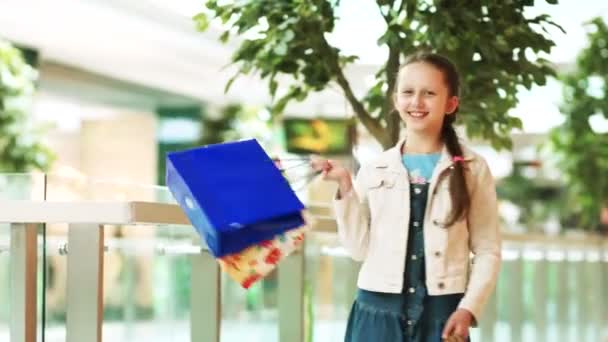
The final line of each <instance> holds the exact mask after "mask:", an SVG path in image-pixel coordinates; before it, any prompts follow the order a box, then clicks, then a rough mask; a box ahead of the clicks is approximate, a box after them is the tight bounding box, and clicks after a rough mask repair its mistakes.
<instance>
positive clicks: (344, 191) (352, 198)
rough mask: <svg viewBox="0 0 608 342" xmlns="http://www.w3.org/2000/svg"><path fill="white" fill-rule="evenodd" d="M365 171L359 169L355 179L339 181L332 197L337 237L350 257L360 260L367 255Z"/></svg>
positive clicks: (367, 218)
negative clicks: (334, 195) (336, 190)
mask: <svg viewBox="0 0 608 342" xmlns="http://www.w3.org/2000/svg"><path fill="white" fill-rule="evenodd" d="M365 178H366V171H365V169H364V168H361V169H360V170H359V173H358V174H357V177H356V178H355V181H354V182H353V181H351V179H350V174H349V175H348V179H347V180H346V179H343V180H342V181H340V182H339V189H338V193H337V194H336V197H335V198H334V201H333V202H334V213H335V215H336V222H337V224H338V237H339V238H340V241H341V242H342V244H343V245H344V248H346V250H347V251H348V253H349V254H350V256H351V258H353V259H354V260H357V261H362V260H363V259H365V256H366V255H367V248H368V245H369V222H370V221H369V220H370V219H369V217H370V214H369V206H368V203H367V192H366V187H365V185H364V184H365Z"/></svg>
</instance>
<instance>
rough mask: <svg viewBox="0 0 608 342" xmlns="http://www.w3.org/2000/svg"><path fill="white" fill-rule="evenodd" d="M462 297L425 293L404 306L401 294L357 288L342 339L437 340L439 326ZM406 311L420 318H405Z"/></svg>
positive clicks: (364, 341)
mask: <svg viewBox="0 0 608 342" xmlns="http://www.w3.org/2000/svg"><path fill="white" fill-rule="evenodd" d="M462 296H463V294H452V295H443V296H428V295H427V296H424V300H423V301H422V306H420V305H408V303H407V302H406V298H407V297H406V296H405V295H404V294H400V293H380V292H371V291H366V290H361V289H359V290H358V292H357V298H356V299H355V302H354V303H353V306H352V309H351V312H350V315H349V318H348V326H347V328H346V337H345V342H372V341H373V342H441V333H442V332H443V327H444V326H445V323H446V322H447V320H448V318H449V317H450V315H451V314H452V313H453V312H454V311H456V308H457V307H458V303H460V300H461V299H462ZM420 311H421V312H420ZM408 312H410V313H411V312H414V313H416V312H417V313H419V314H420V315H415V316H418V317H420V319H419V320H417V321H415V322H414V321H412V320H408V314H407V313H408Z"/></svg>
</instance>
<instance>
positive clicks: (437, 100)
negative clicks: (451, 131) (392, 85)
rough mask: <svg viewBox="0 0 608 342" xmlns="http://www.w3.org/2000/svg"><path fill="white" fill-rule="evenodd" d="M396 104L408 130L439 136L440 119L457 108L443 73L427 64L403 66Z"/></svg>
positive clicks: (399, 77) (456, 101) (456, 98)
mask: <svg viewBox="0 0 608 342" xmlns="http://www.w3.org/2000/svg"><path fill="white" fill-rule="evenodd" d="M396 88H397V93H396V94H395V107H396V109H397V111H398V112H399V116H400V117H401V119H402V120H403V121H404V122H405V125H406V127H407V130H408V131H410V132H415V133H422V134H424V135H432V136H438V135H439V134H440V133H441V127H442V125H443V118H444V117H445V115H450V114H452V113H453V112H454V111H455V110H456V108H457V107H458V97H457V96H451V95H450V91H449V89H448V86H447V83H446V82H445V77H444V75H443V72H441V70H439V69H438V68H436V67H435V66H433V65H432V64H429V63H423V62H415V63H412V64H408V65H406V66H404V67H403V68H402V69H401V71H400V72H399V75H398V77H397V87H396Z"/></svg>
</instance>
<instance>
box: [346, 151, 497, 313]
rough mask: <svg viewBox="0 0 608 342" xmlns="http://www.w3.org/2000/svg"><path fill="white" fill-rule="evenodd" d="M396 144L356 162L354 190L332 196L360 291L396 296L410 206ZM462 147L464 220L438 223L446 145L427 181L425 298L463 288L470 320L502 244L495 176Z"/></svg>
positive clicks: (443, 212) (493, 275)
mask: <svg viewBox="0 0 608 342" xmlns="http://www.w3.org/2000/svg"><path fill="white" fill-rule="evenodd" d="M403 143H404V140H402V141H400V142H399V143H398V144H397V145H396V146H395V147H393V148H391V149H389V150H387V151H385V152H383V153H382V154H381V155H380V156H379V158H377V159H376V160H375V161H373V162H371V163H369V164H368V165H363V166H362V167H361V169H360V170H359V172H358V174H357V177H356V179H355V181H354V182H353V185H354V187H353V190H352V191H350V192H349V193H347V194H345V195H344V196H343V197H342V198H338V197H337V196H336V199H335V200H334V210H335V215H336V221H337V223H338V235H339V237H340V240H341V242H342V244H343V245H344V247H345V248H346V250H347V251H348V253H349V254H350V255H351V257H352V258H353V259H355V260H357V261H363V264H362V266H361V270H360V271H359V278H358V281H357V285H358V287H359V288H361V289H365V290H369V291H377V292H388V293H400V292H401V289H402V287H403V274H404V268H405V256H406V253H407V251H406V248H407V239H408V227H409V225H408V221H409V210H410V209H409V208H410V204H409V196H410V195H409V186H410V183H409V179H408V174H407V170H406V169H405V167H404V166H403V163H402V161H401V146H402V145H403ZM463 150H464V152H463V154H464V156H463V157H464V159H465V161H464V163H465V167H466V169H467V171H466V172H465V175H466V181H467V187H468V188H469V194H470V196H471V207H470V210H469V214H468V215H467V216H466V217H465V218H463V219H461V220H460V221H457V222H456V223H454V224H453V225H452V226H449V227H446V226H445V225H444V224H443V223H442V222H445V220H446V217H447V215H448V213H449V211H450V202H451V200H450V194H449V190H448V180H449V173H450V171H451V169H450V166H451V165H452V161H451V157H450V155H449V154H448V152H447V150H446V149H445V147H444V149H443V152H442V155H441V158H440V160H439V162H438V163H437V166H436V167H435V170H434V172H433V176H432V178H431V182H430V186H429V190H428V191H429V196H428V202H427V206H426V212H425V216H424V246H425V267H426V286H427V289H428V293H429V295H445V294H453V293H464V294H465V295H464V297H463V299H462V301H461V302H460V305H459V307H460V308H465V309H467V310H469V311H470V312H471V313H472V314H473V315H474V317H475V320H476V321H477V320H478V319H479V318H480V315H481V312H482V309H483V306H484V304H485V303H486V301H487V300H488V298H489V297H490V295H491V294H492V292H493V290H494V287H495V285H496V279H497V277H498V272H499V269H500V263H501V242H500V233H499V223H498V212H497V204H496V188H495V184H494V179H493V178H492V175H491V173H490V170H489V168H488V165H487V163H486V162H485V160H484V159H483V158H482V157H481V156H479V155H478V154H476V153H474V152H473V151H471V150H470V149H468V148H466V147H465V146H463ZM471 256H472V257H471Z"/></svg>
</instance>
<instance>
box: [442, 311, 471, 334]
mask: <svg viewBox="0 0 608 342" xmlns="http://www.w3.org/2000/svg"><path fill="white" fill-rule="evenodd" d="M472 322H473V314H471V312H469V311H468V310H466V309H458V310H456V311H454V313H452V315H451V316H450V318H449V319H448V322H447V323H446V324H445V327H444V328H443V333H442V334H441V338H443V339H448V338H449V337H450V336H454V335H456V336H460V337H462V338H464V340H465V341H466V339H467V337H468V336H469V327H471V323H472Z"/></svg>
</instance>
